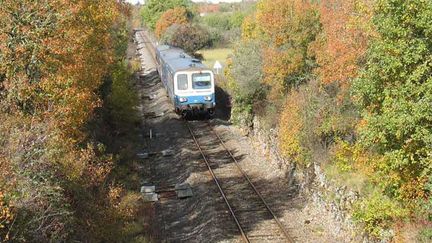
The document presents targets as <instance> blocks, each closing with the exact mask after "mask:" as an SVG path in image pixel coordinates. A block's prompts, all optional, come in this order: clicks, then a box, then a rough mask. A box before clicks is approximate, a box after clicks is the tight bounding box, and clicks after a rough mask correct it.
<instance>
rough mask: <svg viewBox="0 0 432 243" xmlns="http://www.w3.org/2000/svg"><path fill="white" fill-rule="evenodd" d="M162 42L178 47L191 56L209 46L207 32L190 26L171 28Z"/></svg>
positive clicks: (195, 26) (174, 26)
mask: <svg viewBox="0 0 432 243" xmlns="http://www.w3.org/2000/svg"><path fill="white" fill-rule="evenodd" d="M162 41H163V42H164V43H165V44H168V45H171V46H175V47H179V48H181V49H183V50H185V51H186V52H187V53H189V54H191V55H194V54H195V52H196V51H198V50H200V49H202V48H204V47H207V46H208V45H209V44H210V43H209V42H210V38H209V34H208V32H207V31H206V30H205V29H203V28H202V27H200V26H197V25H192V24H187V25H173V26H171V27H170V28H169V29H168V30H167V31H166V33H165V36H164V37H163V38H162Z"/></svg>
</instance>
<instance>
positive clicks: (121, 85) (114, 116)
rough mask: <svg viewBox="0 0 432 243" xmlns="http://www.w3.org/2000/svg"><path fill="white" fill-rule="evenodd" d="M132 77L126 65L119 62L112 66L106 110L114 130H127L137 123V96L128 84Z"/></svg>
mask: <svg viewBox="0 0 432 243" xmlns="http://www.w3.org/2000/svg"><path fill="white" fill-rule="evenodd" d="M131 80H132V75H131V73H130V72H129V70H128V68H127V65H126V63H124V62H120V63H117V64H116V65H115V66H114V70H113V73H112V83H111V92H110V95H109V96H108V97H107V108H108V110H109V115H110V118H111V119H110V120H111V121H112V122H113V125H114V127H115V128H116V129H119V130H125V129H126V130H127V129H130V128H131V127H133V124H134V123H135V122H136V121H138V120H139V119H138V117H137V116H136V114H137V111H136V108H135V107H136V106H137V105H138V97H137V94H136V92H135V90H134V88H133V86H132V84H131V83H130V82H131Z"/></svg>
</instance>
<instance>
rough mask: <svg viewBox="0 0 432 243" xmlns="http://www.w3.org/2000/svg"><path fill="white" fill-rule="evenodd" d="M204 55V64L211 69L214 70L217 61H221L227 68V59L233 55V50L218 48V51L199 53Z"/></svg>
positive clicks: (211, 50)
mask: <svg viewBox="0 0 432 243" xmlns="http://www.w3.org/2000/svg"><path fill="white" fill-rule="evenodd" d="M198 53H199V54H201V55H203V57H204V61H203V63H204V64H205V65H206V66H207V67H209V68H213V65H214V64H215V62H216V61H219V62H220V63H221V64H222V65H223V66H225V63H226V59H227V57H228V56H229V55H230V54H232V49H229V48H218V49H206V50H201V51H199V52H198Z"/></svg>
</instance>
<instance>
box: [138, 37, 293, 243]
mask: <svg viewBox="0 0 432 243" xmlns="http://www.w3.org/2000/svg"><path fill="white" fill-rule="evenodd" d="M139 35H140V36H141V37H142V38H143V39H144V40H145V42H144V43H145V45H146V46H147V49H150V50H149V51H150V56H151V57H152V59H153V60H154V61H155V63H156V58H155V55H154V46H153V43H152V42H151V41H150V40H149V38H148V37H147V35H146V34H145V33H139ZM149 44H152V46H151V48H149ZM186 125H187V127H188V129H189V132H190V134H191V135H192V138H193V140H194V142H195V144H196V145H197V147H198V149H199V151H200V153H201V156H202V157H203V159H204V162H205V163H206V166H207V168H208V170H209V172H210V174H211V176H212V178H213V180H214V182H215V183H216V185H217V187H218V189H219V192H220V194H221V195H222V198H223V199H224V201H225V204H226V205H227V207H228V209H229V211H230V214H231V216H232V217H233V219H234V221H235V223H236V225H237V228H238V229H239V231H240V233H241V235H242V238H243V240H244V241H245V242H248V243H249V242H250V241H249V239H248V237H247V236H246V234H245V232H244V230H243V228H242V226H241V225H240V222H239V220H238V219H237V216H236V215H235V213H234V211H233V209H232V207H231V205H230V203H229V201H228V198H227V197H226V195H225V192H224V191H223V189H222V187H221V185H220V183H219V180H218V179H217V177H216V175H215V174H214V172H213V169H212V168H211V166H210V163H209V161H208V159H207V157H206V155H205V154H204V151H203V150H202V148H201V145H200V144H199V143H198V140H197V138H196V136H195V134H194V132H193V131H192V129H191V127H190V125H189V122H188V121H186ZM207 125H208V126H209V127H210V129H211V131H212V132H213V133H214V134H215V135H216V137H217V138H218V140H219V142H220V143H221V144H222V146H223V147H224V149H225V150H226V151H227V152H228V154H229V155H230V157H231V158H232V159H233V161H234V162H235V164H236V166H237V168H238V169H239V170H240V172H241V173H242V175H243V176H244V178H246V180H247V181H248V184H249V185H250V186H251V187H252V189H253V190H254V192H255V193H256V194H257V195H258V197H259V198H260V200H261V201H262V203H263V204H264V206H265V207H266V209H267V210H268V211H269V212H270V214H271V215H272V216H273V218H274V220H275V221H276V223H277V225H278V226H279V228H280V230H281V231H282V233H283V235H284V236H285V238H287V240H288V242H294V241H293V239H292V238H291V236H290V235H289V234H288V232H287V231H286V230H285V228H284V227H283V225H282V223H281V222H280V221H279V219H278V218H277V216H276V215H275V213H274V212H273V210H271V208H270V206H269V205H268V204H267V202H266V201H265V200H264V198H263V197H262V195H261V193H259V191H258V190H257V189H256V187H255V185H254V184H253V183H252V181H251V180H250V178H249V176H248V175H247V174H246V172H245V171H244V170H243V168H241V166H240V164H239V162H238V161H237V159H236V158H235V157H234V155H233V154H232V153H231V151H230V150H229V149H228V148H227V147H226V145H225V142H224V141H223V140H222V138H221V137H220V136H219V134H217V133H216V131H214V129H213V128H212V127H211V125H210V124H209V123H207Z"/></svg>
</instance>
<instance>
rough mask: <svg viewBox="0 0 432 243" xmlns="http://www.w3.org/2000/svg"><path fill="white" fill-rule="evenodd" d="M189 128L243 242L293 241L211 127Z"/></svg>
mask: <svg viewBox="0 0 432 243" xmlns="http://www.w3.org/2000/svg"><path fill="white" fill-rule="evenodd" d="M186 125H187V127H188V129H189V132H190V134H191V136H192V138H193V140H194V141H195V144H196V146H197V148H198V150H199V152H200V153H201V156H202V158H203V160H204V162H205V163H206V166H207V168H208V170H209V172H210V174H211V175H212V178H213V181H214V182H215V184H216V185H217V187H218V189H219V192H220V194H221V196H222V198H223V199H224V202H225V204H226V206H227V208H228V211H229V213H230V214H231V216H232V218H233V220H234V222H235V224H236V226H237V228H238V230H239V232H240V234H241V237H242V239H243V241H244V242H294V241H293V239H292V238H291V236H290V235H289V234H288V232H287V231H286V230H285V228H284V226H283V225H282V223H281V222H280V221H279V219H278V218H277V216H276V215H275V213H274V212H273V211H272V209H271V208H270V206H269V205H268V203H267V202H266V201H265V199H264V198H263V197H262V195H261V194H260V192H259V191H258V190H257V189H256V187H255V185H254V184H253V183H252V181H251V180H250V178H249V176H248V175H247V174H246V173H245V171H244V170H243V169H242V168H241V166H240V164H239V163H238V161H237V159H236V157H235V156H234V155H233V154H232V152H231V151H230V150H229V149H228V148H227V146H226V145H225V143H224V141H223V139H222V138H221V137H220V135H219V134H217V133H216V131H215V130H214V129H213V128H212V126H211V125H210V124H208V123H207V122H202V121H196V122H189V121H186ZM216 151H218V152H216Z"/></svg>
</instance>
